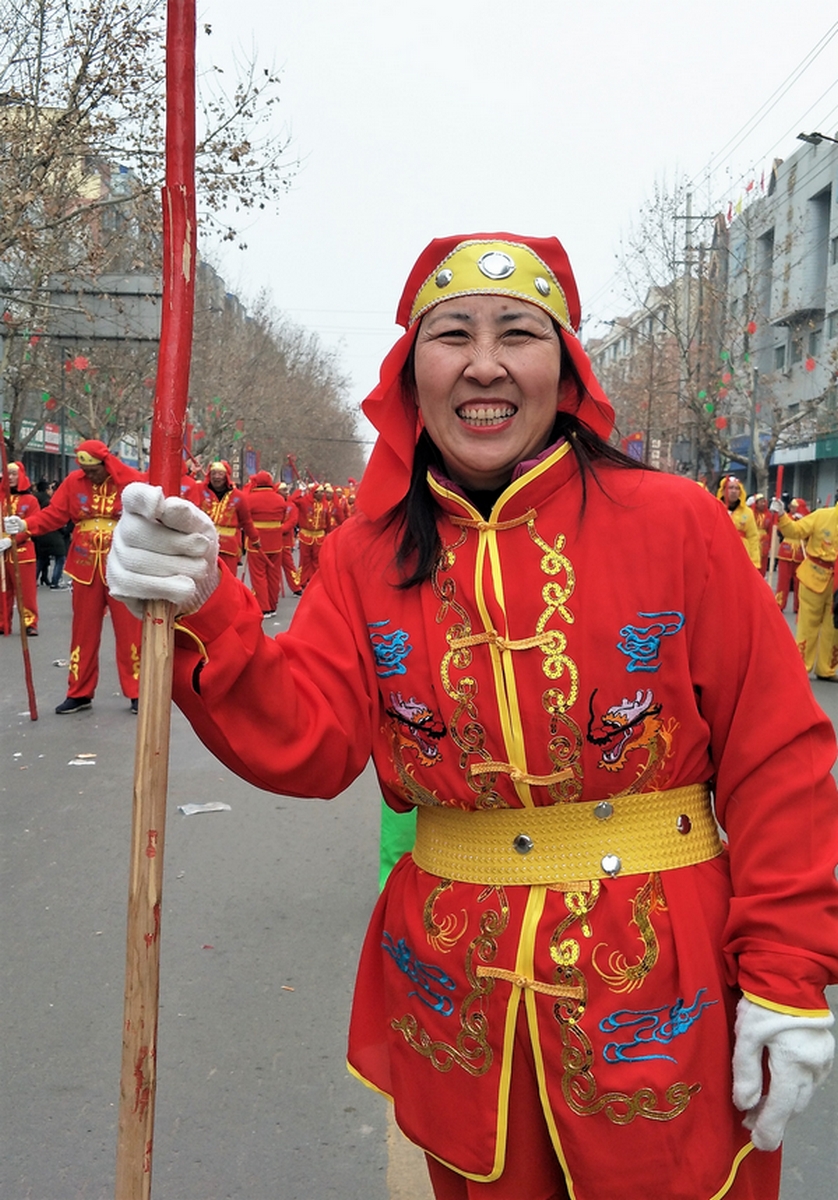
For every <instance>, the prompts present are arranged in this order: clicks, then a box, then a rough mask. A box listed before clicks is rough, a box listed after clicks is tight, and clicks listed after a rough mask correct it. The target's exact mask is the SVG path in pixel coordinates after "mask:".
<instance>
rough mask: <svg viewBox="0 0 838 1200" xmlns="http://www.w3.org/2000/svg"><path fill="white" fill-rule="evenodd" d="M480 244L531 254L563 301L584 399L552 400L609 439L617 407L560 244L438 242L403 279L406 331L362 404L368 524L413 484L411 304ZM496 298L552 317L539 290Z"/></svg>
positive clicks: (415, 428)
mask: <svg viewBox="0 0 838 1200" xmlns="http://www.w3.org/2000/svg"><path fill="white" fill-rule="evenodd" d="M484 242H490V243H497V242H502V243H504V244H506V245H507V246H509V247H510V248H511V249H513V252H514V248H520V247H524V248H525V250H524V253H526V251H527V250H528V251H530V252H531V253H532V254H534V255H535V256H536V257H537V259H539V260H540V262H541V263H542V264H543V265H544V267H545V274H546V275H547V276H549V279H550V284H551V287H552V288H554V289H557V293H555V292H554V294H558V295H559V297H560V298H561V300H562V301H564V304H563V308H564V309H565V310H566V313H567V319H566V320H559V321H558V322H557V323H558V324H559V325H560V334H559V336H560V338H561V342H562V348H563V350H564V352H565V353H566V354H567V355H568V357H569V358H570V359H571V361H572V362H573V365H574V366H575V368H576V371H577V374H578V375H579V378H580V380H581V383H582V388H583V395H582V398H581V400H577V398H576V397H575V396H573V397H570V396H567V395H565V394H564V393H563V392H562V393H560V394H559V395H558V397H557V401H556V410H557V411H575V413H576V415H577V416H578V417H579V420H580V421H582V422H584V424H586V425H587V426H589V428H590V429H592V430H593V431H594V433H597V434H599V436H600V437H602V438H606V439H607V438H608V437H609V435H610V433H611V430H612V428H613V425H614V409H613V408H612V406H611V403H610V401H609V400H608V398H607V397H606V395H605V393H604V392H603V390H602V388H601V387H600V385H599V383H598V381H597V379H596V377H595V375H594V371H593V367H592V366H591V362H590V359H589V358H588V356H587V354H586V353H585V351H584V350H583V349H582V344H581V342H580V341H579V339H578V337H577V331H578V328H579V321H580V307H579V293H578V291H577V288H576V281H575V279H574V277H573V271H572V270H571V267H570V262H569V260H568V257H567V254H566V253H565V250H564V247H563V246H562V245H561V243H560V242H559V241H558V239H556V238H531V237H521V236H520V235H518V234H510V233H474V234H468V235H464V236H459V237H448V238H437V239H436V240H435V241H433V242H431V243H430V245H429V246H427V247H426V249H425V250H423V251H422V253H421V255H420V256H419V258H418V259H417V261H416V263H415V264H414V266H413V269H412V270H411V272H410V275H409V276H408V279H407V283H406V284H405V288H404V291H403V292H402V297H401V300H400V301H399V306H398V310H397V314H396V320H397V322H398V324H400V325H403V326H404V328H405V329H406V332H405V333H404V334H403V335H402V337H401V338H399V340H398V341H397V342H396V344H395V346H393V348H392V350H390V352H389V354H388V355H387V357H386V358H385V359H384V362H383V363H382V364H381V372H380V377H379V381H378V385H377V387H375V388H374V389H373V390H372V391H371V392H370V394H369V396H367V398H366V400H364V402H363V404H362V406H361V407H362V408H363V410H364V414H365V415H366V417H367V418H368V420H369V421H370V422H371V423H372V424H373V425H374V426H375V428H376V429H377V430H378V434H379V436H378V440H377V442H376V443H375V446H374V447H373V451H372V454H371V456H370V461H369V464H368V465H367V468H366V470H365V471H364V476H363V479H362V480H361V484H360V487H359V488H358V494H357V507H358V508H359V509H361V510H362V511H363V512H365V513H367V515H368V516H370V517H372V518H373V519H375V518H377V517H380V516H382V515H383V514H384V513H385V512H387V511H388V510H389V509H390V508H392V507H393V505H394V504H397V503H398V502H399V501H400V500H401V499H402V498H403V497H404V496H405V495H406V493H407V489H408V486H409V484H410V473H411V468H412V465H413V452H414V449H415V446H416V439H417V438H418V436H419V433H420V427H419V424H418V422H417V411H416V407H415V405H414V403H413V401H412V399H411V398H410V397H409V396H407V395H405V393H404V390H403V389H402V386H401V371H402V367H403V366H404V365H405V362H406V361H407V357H408V354H409V353H410V350H411V347H412V346H413V343H414V341H415V339H416V333H417V330H418V328H419V319H418V318H417V317H414V318H413V321H412V323H411V310H412V309H413V307H414V302H415V301H416V299H417V297H418V296H419V295H420V293H423V291H424V290H425V289H427V287H428V281H429V280H432V279H433V277H434V275H435V273H436V272H437V271H438V269H439V267H440V265H441V264H442V263H443V262H444V261H445V260H447V259H449V258H450V256H451V255H452V254H453V252H454V251H455V250H457V249H458V247H459V248H465V247H470V246H471V245H472V244H479V243H484ZM539 282H540V283H544V282H545V281H544V280H539ZM480 289H481V291H488V292H491V291H492V290H493V286H492V285H491V284H485V283H481V285H480ZM496 294H504V295H505V294H513V295H518V296H519V297H520V298H522V299H526V300H528V301H529V302H530V303H534V304H539V305H540V306H541V307H543V308H544V309H545V310H546V311H548V312H550V314H551V316H553V318H554V319H556V318H555V312H554V310H553V309H552V308H551V307H550V306H549V305H548V304H547V303H546V302H542V301H541V300H540V299H539V294H538V292H535V291H534V292H533V294H532V295H529V294H528V293H527V294H525V293H523V292H513V291H511V289H510V288H509V287H508V286H507V285H506V284H501V283H499V284H498V285H497V293H496ZM446 298H447V294H444V293H440V295H439V298H438V300H439V301H442V300H444V299H446ZM433 303H434V300H433V299H431V301H430V302H429V303H426V304H424V306H423V307H422V309H421V312H420V313H419V317H421V315H422V314H423V313H424V312H425V311H427V309H428V307H429V306H431V305H432V304H433Z"/></svg>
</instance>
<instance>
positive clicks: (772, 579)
mask: <svg viewBox="0 0 838 1200" xmlns="http://www.w3.org/2000/svg"><path fill="white" fill-rule="evenodd" d="M783 470H784V468H783V466H782V464H781V465H780V466H779V467H778V468H777V483H776V485H775V487H774V499H775V500H779V499H781V497H782V494H783ZM779 542H780V535H779V531H778V529H777V521H776V515H775V520H774V522H773V524H772V526H771V547H770V549H769V551H768V583H769V586H770V588H771V591H772V592H773V593H774V595H775V596H776V595H777V550H778V549H779Z"/></svg>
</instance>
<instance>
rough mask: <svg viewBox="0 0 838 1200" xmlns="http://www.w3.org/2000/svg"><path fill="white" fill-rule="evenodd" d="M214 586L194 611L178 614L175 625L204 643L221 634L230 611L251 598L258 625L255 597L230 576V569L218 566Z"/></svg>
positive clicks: (229, 620) (259, 615) (231, 616)
mask: <svg viewBox="0 0 838 1200" xmlns="http://www.w3.org/2000/svg"><path fill="white" fill-rule="evenodd" d="M219 576H220V578H219V580H218V585H217V586H216V588H215V589H214V591H213V592H212V594H211V595H210V597H209V599H208V600H207V601H206V602H205V603H204V604H202V605H201V607H200V608H199V609H198V611H197V612H194V613H188V614H186V615H184V616H180V617H178V624H179V625H182V626H183V627H184V628H185V629H187V630H189V632H190V633H193V634H194V635H195V636H196V637H197V638H199V639H200V641H201V642H202V643H203V644H204V645H207V644H208V643H209V642H212V641H214V640H215V639H216V638H218V637H220V636H221V635H222V634H223V633H225V632H226V631H227V630H228V629H229V628H230V626H231V624H232V623H233V621H234V619H235V618H234V614H235V613H237V612H239V611H240V610H242V609H246V608H247V607H248V599H249V600H250V601H252V607H253V609H254V613H255V615H256V616H257V618H258V621H259V623H260V625H261V621H262V613H261V611H260V610H259V607H258V605H257V604H256V601H255V597H254V596H253V594H252V593H251V592H249V591H248V590H247V588H246V587H245V586H244V584H243V583H241V582H240V581H239V580H238V579H236V577H235V576H234V575H233V573H232V572H231V571H227V570H224V569H223V568H221V569H219Z"/></svg>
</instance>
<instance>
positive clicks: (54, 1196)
mask: <svg viewBox="0 0 838 1200" xmlns="http://www.w3.org/2000/svg"><path fill="white" fill-rule="evenodd" d="M39 602H40V603H41V606H42V620H41V628H42V633H41V636H40V637H39V638H37V639H34V638H33V639H30V641H29V647H30V651H31V655H32V661H33V670H34V677H35V686H36V692H37V697H38V706H39V711H40V719H39V720H38V721H37V722H32V721H30V720H29V718H28V715H26V712H25V710H26V708H27V705H26V700H25V696H26V692H25V688H24V684H23V671H22V665H21V651H20V640H19V638H18V637H17V636H15V637H13V638H0V764H1V767H0V800H1V801H2V835H3V836H2V845H1V846H0V870H2V884H3V886H2V908H0V920H2V930H3V935H2V947H3V954H2V975H0V978H2V1012H3V1026H4V1027H3V1031H2V1047H3V1049H2V1062H1V1063H0V1066H1V1067H2V1093H3V1108H2V1116H0V1121H2V1129H3V1152H2V1155H0V1200H102V1198H105V1197H107V1198H109V1200H110V1198H111V1197H112V1196H113V1176H114V1153H115V1146H116V1115H117V1105H118V1096H119V1069H120V1040H121V1039H120V1031H121V1023H122V991H123V976H124V946H125V900H126V893H127V880H128V849H129V841H130V810H131V787H132V771H133V753H134V731H135V728H136V719H135V718H134V717H132V716H131V714H130V711H129V706H128V702H127V700H125V699H124V698H123V697H122V696H120V695H118V694H116V693H118V687H117V683H116V671H115V667H114V662H113V642H112V637H111V634H110V629H109V627H108V625H107V623H106V630H105V636H104V639H103V654H102V679H101V681H100V687H99V691H98V693H97V696H96V700H95V703H94V706H93V708H92V710H90V711H88V712H84V713H80V714H78V715H76V716H71V717H57V716H55V715H54V712H53V710H54V707H55V705H56V704H57V703H58V702H59V701H61V700H62V699H63V697H64V695H65V688H66V666H61V667H57V666H54V665H53V663H54V661H55V660H66V658H67V655H68V651H69V618H70V603H71V600H70V593H69V592H55V591H49V590H47V589H43V588H42V589H39ZM294 603H295V602H294V601H293V600H285V601H282V602H281V607H280V611H279V614H278V617H277V618H275V619H274V620H272V621H271V620H269V621H268V622H266V628H268V629H269V630H273V631H277V630H278V629H279V628H281V627H284V626H285V625H286V624H287V621H288V618H289V616H290V614H291V612H292V611H293V605H294ZM816 686H817V689H818V693H817V696H818V699H819V701H820V702H821V703H822V704H824V707H826V708H827V711H828V712H829V713H830V715H831V716H832V719H833V720H834V721H838V686H829V685H825V684H818V685H816ZM821 693H823V694H821ZM766 702H772V703H773V702H776V703H780V704H781V703H782V695H781V694H778V696H777V697H776V699H775V698H767V701H766ZM88 756H92V757H88ZM73 762H75V763H78V764H80V765H68V764H70V763H73ZM211 799H216V800H224V801H226V802H227V803H229V804H230V805H231V811H230V812H217V813H204V814H197V815H194V816H188V817H186V816H182V815H181V814H180V813H178V811H177V807H178V805H181V804H185V803H188V802H196V801H197V802H203V801H206V800H211ZM377 841H378V793H377V790H376V787H375V782H374V779H373V777H372V775H371V774H370V773H369V772H368V773H367V774H365V775H364V776H363V777H362V778H361V779H360V780H359V781H357V783H356V784H355V785H354V786H353V787H352V788H350V789H349V791H348V792H347V793H346V794H345V795H344V796H343V797H342V798H341V799H340V801H335V802H332V803H329V804H324V803H314V802H301V801H295V800H289V799H285V798H283V797H278V796H270V795H267V794H266V793H262V792H258V791H256V790H255V789H253V788H251V787H249V786H248V785H247V784H245V783H243V782H241V781H240V780H238V779H236V777H235V776H233V775H231V774H230V773H229V772H228V771H226V770H225V769H224V768H223V767H222V766H220V765H219V764H218V763H217V762H216V761H215V760H214V759H213V758H212V757H211V756H210V755H209V754H208V753H207V752H206V751H205V750H204V748H203V747H202V746H201V745H200V743H199V742H198V741H197V739H196V738H195V736H194V735H193V734H192V732H191V730H190V729H189V727H188V726H187V725H186V722H185V721H184V720H183V718H182V717H181V716H180V714H179V713H175V715H174V721H173V734H172V756H171V769H170V789H169V816H168V826H167V838H166V847H165V890H164V913H163V921H162V935H161V944H162V948H163V949H162V965H161V977H162V985H161V1008H160V1028H159V1040H158V1052H159V1060H158V1090H157V1120H156V1128H155V1147H154V1172H153V1196H154V1198H155V1200H327V1198H328V1197H333V1196H334V1197H341V1200H361V1198H363V1200H428V1197H429V1192H428V1189H427V1184H426V1182H425V1179H424V1174H423V1169H422V1168H421V1161H419V1162H417V1155H416V1152H415V1151H413V1149H412V1148H410V1147H407V1146H406V1145H405V1144H404V1143H403V1140H402V1139H400V1137H399V1135H397V1134H396V1132H395V1130H394V1129H393V1127H392V1124H391V1123H390V1119H389V1112H388V1108H389V1106H388V1105H387V1103H386V1102H385V1101H384V1100H383V1099H382V1098H381V1097H379V1096H378V1095H376V1094H374V1093H373V1092H371V1091H369V1090H368V1089H366V1088H364V1087H362V1086H361V1085H360V1084H359V1083H357V1082H356V1081H355V1080H354V1079H352V1078H351V1077H350V1076H349V1074H348V1072H347V1071H346V1068H345V1064H344V1052H345V1031H346V1026H347V1021H348V1012H349V1003H350V996H351V987H352V980H353V976H354V971H355V964H356V961H357V956H358V951H359V948H360V942H361V938H362V935H363V931H364V928H365V925H366V921H367V918H368V915H369V912H370V910H371V908H372V906H373V904H374V903H375V900H376V895H377ZM837 1122H838V1073H836V1074H834V1075H833V1077H832V1079H831V1080H830V1082H829V1084H828V1085H827V1087H826V1088H825V1089H824V1091H823V1092H822V1093H821V1095H820V1097H819V1104H818V1107H817V1109H816V1111H814V1112H812V1113H810V1114H807V1116H806V1117H805V1118H803V1119H802V1120H800V1121H798V1122H797V1123H796V1124H794V1125H793V1126H792V1128H791V1131H790V1135H789V1138H788V1140H787V1154H786V1165H785V1173H784V1186H783V1194H782V1196H783V1200H835V1195H836V1184H835V1180H836V1178H838V1154H837V1153H836V1146H837V1145H838V1125H837ZM522 1200H524V1198H522Z"/></svg>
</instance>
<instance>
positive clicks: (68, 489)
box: [26, 463, 142, 583]
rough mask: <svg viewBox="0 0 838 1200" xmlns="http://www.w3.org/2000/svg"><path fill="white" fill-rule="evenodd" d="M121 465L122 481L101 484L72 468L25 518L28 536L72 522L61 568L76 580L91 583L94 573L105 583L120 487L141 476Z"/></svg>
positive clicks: (118, 512) (117, 513) (120, 510)
mask: <svg viewBox="0 0 838 1200" xmlns="http://www.w3.org/2000/svg"><path fill="white" fill-rule="evenodd" d="M120 467H121V471H122V472H123V473H124V479H122V481H121V484H117V483H115V482H114V480H113V479H112V478H111V477H110V476H108V477H107V478H106V479H105V481H104V483H91V482H90V480H89V479H88V478H87V476H86V475H85V473H84V471H80V470H79V471H71V472H70V474H69V475H68V476H67V478H66V479H65V480H64V481H63V483H61V484H60V486H59V487H58V488H56V491H55V494H54V496H53V497H52V499H51V500H50V502H49V504H48V505H47V506H46V508H41V509H39V510H38V511H37V512H35V513H33V515H32V517H31V518H30V517H27V518H26V532H27V533H28V535H29V536H30V537H37V536H38V535H39V534H42V533H49V532H50V531H51V530H53V529H60V528H61V526H62V525H66V524H67V522H68V521H72V522H73V535H72V538H71V539H70V549H69V552H68V554H67V562H66V564H65V566H64V571H65V573H66V574H67V575H69V576H70V578H71V579H74V580H75V581H76V583H92V581H93V578H94V576H95V575H96V574H98V575H99V576H100V577H101V579H102V582H103V583H106V579H105V564H106V563H107V558H108V551H109V550H110V548H111V537H112V535H113V530H114V526H115V525H116V522H117V520H118V519H119V515H120V513H121V512H122V501H121V499H120V496H121V494H122V488H123V487H124V486H125V484H126V483H129V482H130V480H131V478H135V479H141V478H142V476H141V475H140V472H139V471H133V470H132V469H131V468H130V467H127V466H126V465H125V464H124V463H122V464H120Z"/></svg>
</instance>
